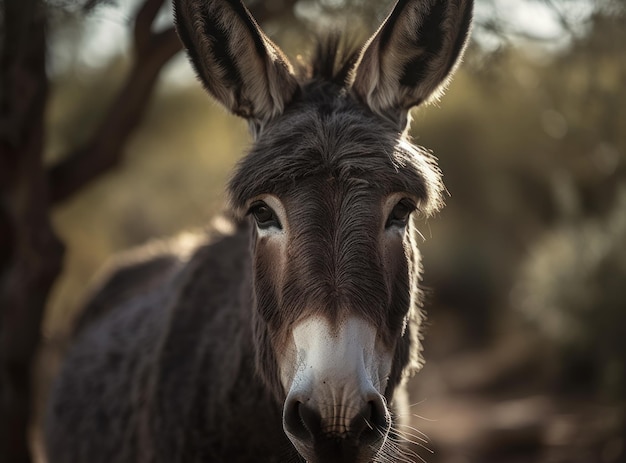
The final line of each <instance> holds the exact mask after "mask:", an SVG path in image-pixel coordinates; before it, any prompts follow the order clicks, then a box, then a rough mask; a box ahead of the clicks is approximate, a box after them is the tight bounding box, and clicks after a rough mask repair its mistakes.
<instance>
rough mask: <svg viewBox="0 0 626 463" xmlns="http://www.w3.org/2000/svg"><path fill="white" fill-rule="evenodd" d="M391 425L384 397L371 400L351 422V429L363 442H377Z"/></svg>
mask: <svg viewBox="0 0 626 463" xmlns="http://www.w3.org/2000/svg"><path fill="white" fill-rule="evenodd" d="M389 426H390V420H389V414H388V412H387V407H386V406H385V403H384V401H383V400H382V398H377V399H376V400H370V401H369V402H368V403H367V405H365V407H363V409H362V410H361V412H360V413H359V414H358V415H357V416H356V417H355V418H354V419H353V420H352V422H351V423H350V431H351V432H352V434H353V436H354V437H355V438H357V439H359V440H360V441H361V442H368V443H369V442H375V441H376V440H378V439H380V438H381V437H383V436H384V435H385V434H386V433H387V430H388V429H389Z"/></svg>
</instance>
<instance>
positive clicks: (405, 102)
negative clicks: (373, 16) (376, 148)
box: [352, 0, 473, 123]
mask: <svg viewBox="0 0 626 463" xmlns="http://www.w3.org/2000/svg"><path fill="white" fill-rule="evenodd" d="M472 8H473V1H472V0H399V1H398V3H396V6H395V8H394V9H393V11H392V12H391V14H390V15H389V16H388V17H387V19H386V20H385V22H384V23H383V24H382V25H381V26H380V28H379V29H378V31H377V32H376V33H375V34H374V35H373V36H372V38H370V40H369V41H368V42H367V44H366V45H365V47H364V48H363V51H362V53H361V56H360V58H359V61H358V63H357V65H356V67H355V74H354V82H353V86H352V88H353V91H354V92H355V93H356V95H357V96H358V98H359V99H361V100H362V101H363V102H364V103H365V104H367V105H368V106H369V107H370V108H371V109H372V110H373V111H375V112H378V113H381V114H385V115H388V116H391V117H393V118H394V119H398V118H399V119H400V122H401V123H405V121H406V117H407V113H408V110H410V109H411V107H413V106H417V105H419V104H420V103H422V102H423V101H426V100H428V99H429V98H433V97H434V98H437V97H439V96H440V95H441V94H442V93H443V90H444V89H445V87H446V85H447V83H448V81H449V80H450V77H451V75H452V73H453V71H454V70H455V67H456V65H457V63H458V62H459V61H460V59H461V56H462V55H463V51H464V49H465V45H466V43H467V38H468V36H469V29H470V25H471V22H472Z"/></svg>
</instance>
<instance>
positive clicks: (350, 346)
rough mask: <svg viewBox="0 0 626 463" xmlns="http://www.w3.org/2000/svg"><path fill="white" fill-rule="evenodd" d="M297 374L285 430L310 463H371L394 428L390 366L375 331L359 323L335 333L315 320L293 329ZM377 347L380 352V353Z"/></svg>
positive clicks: (287, 405)
mask: <svg viewBox="0 0 626 463" xmlns="http://www.w3.org/2000/svg"><path fill="white" fill-rule="evenodd" d="M294 342H295V347H296V349H297V352H298V359H297V362H296V365H297V368H296V371H295V374H294V375H293V378H292V380H291V387H290V389H289V393H288V395H287V399H286V401H285V405H284V409H283V427H284V429H285V432H286V434H287V436H288V437H289V439H290V440H291V442H292V443H293V445H294V446H295V447H296V449H297V450H298V451H299V452H300V454H301V455H302V456H303V457H304V458H306V459H307V461H309V462H310V463H317V462H325V463H326V462H328V463H335V462H336V463H361V462H368V461H371V459H372V458H373V457H374V456H375V455H376V453H377V452H378V451H379V450H380V448H381V446H382V445H383V443H384V440H385V438H386V436H387V433H388V432H389V428H390V423H391V420H390V415H389V411H388V409H387V406H386V403H385V398H384V397H383V395H382V393H381V391H382V390H384V386H385V383H386V381H385V378H386V375H387V374H388V370H389V364H390V360H389V359H388V355H386V354H385V353H384V352H383V353H381V352H378V351H380V346H377V343H376V330H375V328H374V327H373V326H372V325H371V324H370V323H368V322H366V321H364V320H362V319H360V318H352V317H351V318H347V319H346V320H344V321H343V322H342V323H340V324H338V326H335V327H332V326H331V325H330V324H329V323H328V322H327V321H326V320H325V319H323V318H319V317H311V318H309V319H307V320H305V321H304V322H302V323H301V324H299V325H298V326H297V327H296V328H295V329H294ZM377 347H378V348H377Z"/></svg>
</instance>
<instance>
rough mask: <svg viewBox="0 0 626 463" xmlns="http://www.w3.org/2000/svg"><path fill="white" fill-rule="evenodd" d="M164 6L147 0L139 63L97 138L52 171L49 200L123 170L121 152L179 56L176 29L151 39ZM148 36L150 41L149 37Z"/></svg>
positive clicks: (138, 27)
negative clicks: (167, 67)
mask: <svg viewBox="0 0 626 463" xmlns="http://www.w3.org/2000/svg"><path fill="white" fill-rule="evenodd" d="M161 4H162V0H147V2H146V3H145V4H144V5H143V6H142V7H141V9H140V10H139V12H138V14H137V17H136V20H135V34H134V36H135V41H136V42H135V44H134V46H135V50H136V57H135V62H134V65H133V67H132V69H131V70H130V73H129V75H128V78H127V79H126V81H125V83H124V84H123V86H122V88H121V89H120V92H119V93H118V95H117V97H116V98H115V100H114V101H113V103H112V104H111V106H110V107H109V110H108V111H107V113H106V115H105V116H104V118H103V120H102V122H101V123H100V125H99V126H98V128H97V129H96V131H95V132H94V134H93V136H92V137H91V138H90V139H89V140H88V141H87V143H85V144H84V145H83V146H81V147H79V148H78V149H76V150H75V151H74V152H72V153H70V154H69V155H67V156H66V157H65V158H64V159H63V160H62V161H60V162H59V163H58V164H56V165H54V166H53V167H51V168H50V170H49V174H48V175H49V183H50V194H51V199H52V201H53V202H55V203H56V202H60V201H63V200H65V199H67V198H68V197H70V196H72V195H73V194H74V193H76V192H77V191H79V190H80V189H82V188H83V187H84V186H85V185H87V184H88V183H90V182H91V181H92V180H94V179H95V178H97V177H98V176H100V175H101V174H103V173H104V172H106V171H108V170H110V169H111V168H113V167H115V166H116V165H118V164H119V162H120V160H121V158H122V155H123V148H124V146H125V144H126V142H127V140H128V138H129V137H130V135H131V134H132V133H133V131H134V130H135V128H136V127H137V126H138V125H139V124H140V123H141V121H142V119H143V116H144V114H145V110H146V108H147V106H148V102H149V100H150V97H151V95H152V91H153V89H154V86H155V84H156V82H157V79H158V77H159V74H160V72H161V69H162V68H163V66H164V65H165V64H166V63H167V62H168V61H169V60H170V59H171V58H172V57H173V56H174V55H176V53H178V51H180V50H181V48H182V47H181V44H180V41H179V39H178V36H177V35H176V31H175V30H174V28H173V27H171V28H169V29H166V30H164V31H162V32H159V33H152V32H150V30H151V23H149V21H150V20H152V21H153V20H154V18H155V17H156V14H157V12H158V7H159V6H160V5H161ZM146 34H148V35H146Z"/></svg>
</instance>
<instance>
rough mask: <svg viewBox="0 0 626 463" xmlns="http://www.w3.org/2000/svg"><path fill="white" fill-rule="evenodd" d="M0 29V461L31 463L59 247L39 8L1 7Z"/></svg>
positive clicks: (27, 1) (29, 3)
mask: <svg viewBox="0 0 626 463" xmlns="http://www.w3.org/2000/svg"><path fill="white" fill-rule="evenodd" d="M2 8H3V11H2V12H1V13H0V21H2V22H3V24H2V26H1V27H0V31H2V32H1V33H2V34H3V37H2V49H1V56H0V59H1V62H0V65H1V66H0V460H1V461H3V462H4V461H6V462H11V463H26V462H30V456H29V440H28V425H29V419H30V414H31V407H30V404H31V400H30V399H31V397H30V396H31V364H32V359H33V358H34V356H35V353H36V351H37V348H38V346H39V341H40V337H41V333H40V329H41V320H42V317H43V314H44V308H45V305H46V300H47V298H48V293H49V291H50V288H51V286H52V283H53V282H54V280H55V279H56V277H57V275H58V274H59V272H60V269H61V262H62V256H63V247H62V245H61V243H60V242H59V240H58V239H57V238H56V236H55V234H54V232H53V230H52V228H51V225H50V218H49V207H48V204H49V201H48V186H47V180H46V175H45V172H44V168H43V143H44V109H45V105H46V98H47V93H48V82H47V77H46V71H45V58H46V53H45V52H46V41H45V16H46V15H45V6H44V5H43V3H42V1H41V0H21V1H11V0H10V1H5V2H3V3H2Z"/></svg>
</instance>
